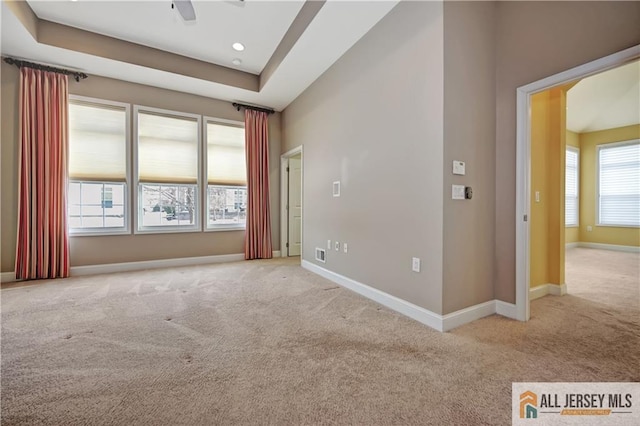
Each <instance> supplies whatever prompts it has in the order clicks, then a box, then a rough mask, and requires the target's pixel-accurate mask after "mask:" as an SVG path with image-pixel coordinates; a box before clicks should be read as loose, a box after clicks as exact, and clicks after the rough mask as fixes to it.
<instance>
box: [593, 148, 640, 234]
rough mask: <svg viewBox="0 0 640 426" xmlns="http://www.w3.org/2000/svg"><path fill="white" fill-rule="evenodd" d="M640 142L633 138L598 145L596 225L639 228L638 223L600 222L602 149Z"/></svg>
mask: <svg viewBox="0 0 640 426" xmlns="http://www.w3.org/2000/svg"><path fill="white" fill-rule="evenodd" d="M638 144H640V139H631V140H626V141H620V142H612V143H603V144H598V145H596V207H595V208H596V210H595V211H596V226H597V227H603V228H632V229H638V228H640V226H637V225H613V224H606V223H600V150H601V149H603V148H615V147H618V146H625V145H638Z"/></svg>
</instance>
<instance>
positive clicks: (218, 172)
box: [207, 122, 247, 186]
mask: <svg viewBox="0 0 640 426" xmlns="http://www.w3.org/2000/svg"><path fill="white" fill-rule="evenodd" d="M244 145H245V140H244V128H243V127H239V126H232V125H228V124H219V123H212V122H207V180H208V182H209V185H237V186H246V185H247V163H246V159H245V158H246V157H245V148H244Z"/></svg>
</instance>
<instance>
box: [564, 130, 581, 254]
mask: <svg viewBox="0 0 640 426" xmlns="http://www.w3.org/2000/svg"><path fill="white" fill-rule="evenodd" d="M566 142H567V146H573V147H575V148H578V149H580V135H579V134H578V133H575V132H572V131H571V130H567V134H566ZM579 161H580V157H578V162H579ZM579 171H580V167H579V166H578V172H579ZM579 180H580V177H579V176H578V191H580V187H581V184H580V182H579ZM579 199H580V198H578V201H579ZM578 210H580V209H578ZM578 215H579V213H578ZM578 223H580V221H579V218H578ZM579 241H580V227H578V226H567V227H565V229H564V242H565V244H571V243H577V242H579Z"/></svg>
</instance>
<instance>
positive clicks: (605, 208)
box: [598, 141, 640, 226]
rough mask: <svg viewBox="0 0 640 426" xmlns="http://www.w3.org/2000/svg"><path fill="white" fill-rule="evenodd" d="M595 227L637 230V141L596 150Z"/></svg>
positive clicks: (639, 219)
mask: <svg viewBox="0 0 640 426" xmlns="http://www.w3.org/2000/svg"><path fill="white" fill-rule="evenodd" d="M598 223H599V224H600V225H614V226H640V141H631V142H623V143H617V144H608V145H600V146H598Z"/></svg>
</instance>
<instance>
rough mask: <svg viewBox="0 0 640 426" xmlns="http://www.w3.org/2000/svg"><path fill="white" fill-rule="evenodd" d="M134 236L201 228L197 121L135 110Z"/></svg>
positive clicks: (191, 117) (185, 116) (175, 114)
mask: <svg viewBox="0 0 640 426" xmlns="http://www.w3.org/2000/svg"><path fill="white" fill-rule="evenodd" d="M135 113H136V132H137V144H136V159H137V161H136V164H137V182H138V228H137V229H138V231H142V232H144V231H152V232H158V231H189V230H198V229H200V215H199V214H198V211H199V203H198V183H199V180H198V175H199V168H198V164H199V160H198V154H199V148H198V147H199V140H200V130H199V129H200V116H197V115H193V114H184V113H178V112H172V111H164V110H158V109H154V108H146V107H135Z"/></svg>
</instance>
